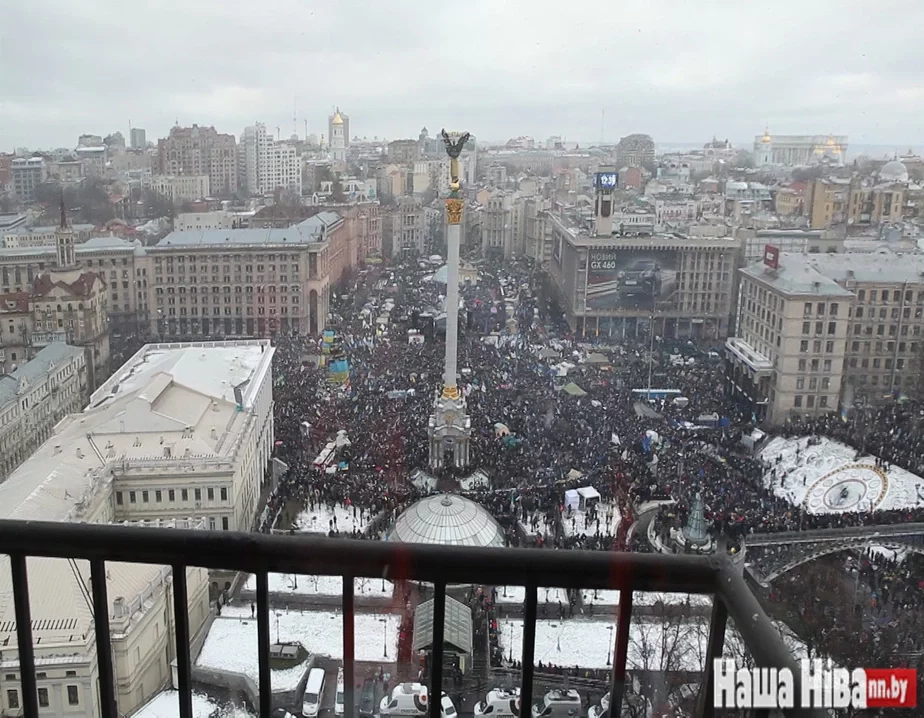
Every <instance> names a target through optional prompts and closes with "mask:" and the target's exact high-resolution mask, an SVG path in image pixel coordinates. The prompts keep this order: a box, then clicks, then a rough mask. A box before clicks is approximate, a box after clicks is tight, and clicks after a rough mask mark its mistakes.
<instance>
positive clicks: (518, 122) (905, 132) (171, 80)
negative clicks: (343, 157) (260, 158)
mask: <svg viewBox="0 0 924 718" xmlns="http://www.w3.org/2000/svg"><path fill="white" fill-rule="evenodd" d="M887 4H888V5H893V6H894V8H895V12H889V11H886V12H881V13H872V14H870V13H867V14H864V15H863V16H862V17H857V13H851V12H850V11H849V9H846V10H845V8H844V7H843V6H842V5H840V4H838V5H835V4H834V3H833V2H828V0H817V1H815V2H811V3H800V4H798V5H797V4H796V3H794V2H782V3H780V4H778V6H777V7H776V8H775V12H774V13H766V12H764V11H763V10H762V9H760V10H758V9H757V8H749V7H738V6H731V5H728V6H726V5H724V4H721V3H716V4H713V5H711V6H708V7H704V8H701V7H697V8H696V9H695V10H694V9H686V8H684V7H676V6H673V5H671V4H669V3H656V4H655V5H654V6H646V7H644V8H641V7H627V8H624V9H623V8H621V9H620V14H619V16H618V17H616V16H614V15H613V13H612V10H611V9H610V6H609V5H606V4H603V3H598V2H586V3H582V4H580V5H579V6H578V7H577V8H576V9H575V11H574V12H573V13H572V15H571V16H570V17H569V18H568V20H567V22H562V19H561V18H560V17H558V16H557V13H554V12H552V8H551V7H550V6H549V7H547V8H546V6H543V5H542V4H541V3H540V4H538V5H537V4H535V3H533V4H530V5H529V6H528V8H529V11H530V12H529V14H526V13H524V12H523V10H524V8H525V7H527V6H518V5H514V6H504V7H496V6H495V5H489V4H487V3H480V2H476V3H474V4H473V5H471V6H470V7H467V8H466V10H467V13H466V23H464V24H463V26H462V27H463V28H464V31H461V32H460V31H459V30H458V29H457V30H456V32H457V33H458V34H459V37H460V38H463V37H464V38H465V40H464V43H463V46H464V48H465V51H464V52H461V53H456V52H454V51H453V50H452V48H453V47H455V45H453V44H452V43H447V42H445V41H444V40H443V38H444V37H445V36H446V35H445V33H446V31H447V30H448V29H450V28H458V27H459V19H458V15H457V13H454V12H453V9H452V8H450V7H448V6H444V7H439V6H437V7H427V8H426V9H424V8H423V7H418V6H408V5H405V4H399V5H398V6H397V7H395V6H387V5H381V6H380V5H376V6H373V7H370V8H367V11H366V12H364V14H363V16H362V17H360V18H357V17H355V16H353V15H352V14H350V13H348V12H346V11H342V10H340V9H338V8H337V7H335V6H331V7H316V8H305V7H304V6H302V5H301V4H298V3H295V2H290V1H289V0H281V1H280V2H278V3H275V4H274V5H273V7H272V8H270V9H269V12H265V13H263V14H258V15H254V14H253V13H250V12H248V11H247V10H246V9H245V8H241V9H237V8H234V7H230V6H227V5H225V4H221V5H219V4H217V3H214V2H202V3H198V4H197V5H196V6H195V7H194V8H188V7H185V6H183V7H182V12H181V6H179V5H178V4H174V10H176V12H174V11H172V10H171V9H170V7H169V5H170V4H169V3H168V7H166V8H163V9H159V10H158V11H157V12H154V11H153V10H149V9H147V8H143V7H138V8H132V10H131V12H130V13H129V12H126V11H125V10H124V9H122V7H121V6H120V8H119V14H114V13H108V12H107V10H110V9H114V8H115V6H114V5H113V4H112V3H109V2H105V1H100V2H97V3H95V4H92V3H91V4H89V5H87V4H79V5H71V4H70V3H63V2H58V1H57V0H43V1H42V2H36V3H27V4H14V5H11V6H8V7H7V8H5V10H4V11H3V16H4V17H3V19H4V25H5V30H6V33H5V37H4V43H3V44H4V49H3V50H2V65H3V66H4V67H5V68H12V67H17V68H22V69H25V68H31V69H30V71H29V72H25V71H20V72H16V73H14V72H4V73H3V74H2V75H0V96H2V97H3V98H4V99H3V100H2V101H0V131H2V134H0V137H2V144H3V146H4V147H5V148H6V149H10V148H12V147H14V146H29V147H56V146H70V145H72V144H74V142H75V140H76V137H77V136H78V135H79V134H81V133H84V132H96V133H102V134H106V133H108V132H113V131H115V130H119V131H121V132H122V133H123V134H124V135H126V136H127V130H128V122H129V120H131V122H132V126H134V127H143V128H145V129H146V130H147V131H148V137H149V138H151V139H154V138H156V137H163V136H166V134H167V132H168V131H169V128H170V127H171V126H172V125H173V124H175V122H176V121H179V124H180V125H183V126H189V125H191V124H193V123H197V124H200V125H214V126H215V127H216V128H217V129H219V130H220V131H223V132H233V133H235V134H238V133H240V130H241V128H243V127H244V126H246V125H250V124H252V123H253V122H254V121H255V120H260V121H264V122H266V124H267V128H268V129H270V130H271V131H273V134H275V132H274V131H275V128H276V127H277V126H279V127H280V128H281V131H280V133H279V134H280V135H281V137H282V138H287V137H289V136H290V135H291V134H292V131H293V129H295V130H296V132H297V133H298V134H299V135H300V136H304V133H305V120H306V119H307V120H308V131H309V132H310V133H314V134H317V135H319V136H320V135H321V134H327V132H326V130H327V123H326V118H327V116H328V115H329V114H330V112H331V111H332V110H333V108H334V107H335V106H340V107H341V108H342V109H343V110H344V111H345V112H347V113H349V114H350V116H351V117H352V118H353V126H352V127H351V130H352V132H351V134H353V135H354V136H359V137H369V138H371V137H373V136H376V135H377V136H379V137H387V138H389V139H397V138H402V137H416V135H417V133H418V132H419V130H420V127H421V126H423V125H427V126H428V127H429V128H430V130H431V133H433V132H435V131H437V130H438V129H439V127H437V125H441V123H440V119H441V118H445V117H447V116H448V115H449V111H448V109H447V108H448V106H449V104H450V96H451V95H452V96H454V97H456V98H462V100H463V101H462V102H456V103H453V104H456V105H458V106H459V109H458V110H453V112H452V116H453V119H454V121H456V122H458V123H460V126H465V127H469V128H470V129H471V130H472V131H473V132H474V134H475V135H476V136H478V137H479V139H482V138H483V139H484V140H488V141H503V140H504V139H506V138H509V137H514V136H517V135H521V134H528V135H532V136H534V137H535V138H536V139H537V140H544V139H545V138H546V137H548V136H552V135H563V136H565V137H567V138H569V139H574V140H576V141H579V142H582V143H587V142H599V141H600V139H601V137H602V138H603V139H604V141H607V142H615V141H617V140H618V139H619V137H620V136H623V135H627V134H630V133H633V132H644V133H648V134H651V135H652V136H653V137H655V139H656V140H661V141H665V142H673V143H686V142H697V141H705V140H707V139H709V138H711V137H712V136H713V135H717V136H719V137H721V138H723V139H724V138H725V137H728V139H731V140H732V141H733V142H735V143H736V144H739V145H742V146H747V142H748V140H749V139H750V138H752V137H753V136H754V134H756V133H759V132H761V131H762V130H763V128H764V127H765V126H767V125H769V127H770V130H771V133H776V134H831V133H833V134H844V135H848V136H849V137H850V139H851V144H853V145H884V146H894V147H901V146H903V145H912V146H913V145H915V144H917V145H919V144H920V143H921V137H920V120H919V118H920V116H921V115H922V114H924V89H922V87H921V86H920V82H919V80H918V79H917V78H916V77H915V75H914V72H915V69H914V68H916V67H919V66H920V63H921V62H922V61H924V50H922V49H921V47H920V43H915V42H914V34H915V28H917V27H920V26H921V25H922V24H924V8H918V7H916V6H910V7H909V6H905V5H902V6H899V5H898V3H887ZM544 8H546V9H547V10H548V12H544V11H543V10H544ZM790 10H792V11H793V12H795V11H798V13H799V15H800V17H801V21H800V22H799V23H792V22H791V16H792V13H791V12H790ZM899 17H901V18H902V20H901V21H900V22H899V21H898V20H897V18H899ZM479 19H481V20H482V21H481V22H479V21H478V20H479ZM134 27H138V28H141V27H143V28H145V32H143V33H135V32H130V31H127V30H130V29H131V28H134ZM37 28H38V29H39V31H40V32H41V33H42V35H43V37H44V41H43V42H36V41H35V32H36V29H37ZM818 28H824V32H823V33H822V32H819V31H818ZM861 32H862V33H863V43H862V44H860V43H853V42H850V41H849V39H850V38H851V37H855V36H857V35H858V34H859V33H861ZM165 39H169V40H170V43H169V47H171V48H175V49H176V48H182V52H172V53H171V52H166V53H165V52H164V47H165V46H164V44H163V43H164V40H165ZM231 47H235V48H237V47H240V48H244V51H243V52H237V51H235V52H230V51H228V48H231ZM126 58H130V61H126ZM200 67H201V68H204V69H202V70H200V69H199V68H200ZM101 68H105V69H106V71H104V72H101ZM123 68H124V69H123ZM614 68H618V71H614ZM319 70H320V72H319ZM37 75H38V76H41V77H42V78H43V80H42V81H41V82H35V79H34V78H35V77H36V76H37ZM309 78H311V80H312V81H311V82H306V80H307V79H309ZM126 88H128V89H126ZM146 98H151V99H146ZM498 98H502V99H503V103H504V104H503V105H502V106H500V107H499V106H498V103H497V101H498ZM293 101H294V102H295V104H296V107H295V108H293ZM861 103H862V104H861ZM293 109H294V111H295V113H296V115H297V121H296V122H295V123H294V125H295V127H294V128H293V118H292V114H293ZM678 117H682V124H681V123H680V122H678ZM431 122H432V123H434V124H433V126H431V125H430V123H431Z"/></svg>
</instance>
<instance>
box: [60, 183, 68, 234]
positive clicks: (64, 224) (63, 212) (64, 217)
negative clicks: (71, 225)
mask: <svg viewBox="0 0 924 718" xmlns="http://www.w3.org/2000/svg"><path fill="white" fill-rule="evenodd" d="M61 229H67V210H66V209H65V208H64V190H63V189H62V190H61Z"/></svg>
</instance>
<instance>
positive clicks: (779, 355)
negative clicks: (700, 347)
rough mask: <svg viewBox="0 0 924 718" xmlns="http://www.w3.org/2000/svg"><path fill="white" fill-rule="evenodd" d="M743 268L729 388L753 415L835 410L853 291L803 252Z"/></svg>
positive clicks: (778, 418)
mask: <svg viewBox="0 0 924 718" xmlns="http://www.w3.org/2000/svg"><path fill="white" fill-rule="evenodd" d="M771 256H778V259H773V260H772V261H771V263H770V264H763V263H760V264H755V265H751V266H749V267H744V268H742V269H741V284H740V287H739V296H738V310H737V315H736V321H735V327H736V332H735V336H734V337H730V338H729V339H728V340H727V341H726V345H725V347H726V355H727V360H728V361H727V377H728V380H729V388H730V389H731V390H732V392H733V393H734V394H735V395H737V396H738V397H739V399H740V400H741V402H742V403H743V404H745V405H747V407H748V408H749V409H750V410H751V412H752V413H753V414H754V415H755V416H756V417H757V419H758V420H761V421H768V422H770V423H774V424H777V423H781V422H783V421H785V420H786V419H787V418H788V417H790V416H792V415H801V414H806V415H814V414H821V413H825V412H828V411H834V410H835V409H837V406H838V402H839V398H840V392H841V382H842V381H843V366H844V357H845V353H846V345H847V333H848V327H849V309H850V302H851V299H852V295H851V293H850V292H849V291H847V290H846V289H844V288H843V287H841V286H840V285H838V284H837V282H835V281H833V280H832V279H830V278H829V277H826V276H824V275H823V274H821V273H820V272H818V271H817V270H815V269H814V268H813V267H812V266H811V265H810V264H809V263H808V262H806V261H805V260H804V259H803V258H804V257H808V256H809V255H796V254H780V255H771Z"/></svg>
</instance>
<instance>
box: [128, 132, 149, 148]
mask: <svg viewBox="0 0 924 718" xmlns="http://www.w3.org/2000/svg"><path fill="white" fill-rule="evenodd" d="M128 134H129V140H130V144H131V147H132V149H136V150H143V149H145V148H147V146H148V138H147V132H145V131H144V130H143V129H141V128H140V127H132V128H131V130H130V131H129V133H128Z"/></svg>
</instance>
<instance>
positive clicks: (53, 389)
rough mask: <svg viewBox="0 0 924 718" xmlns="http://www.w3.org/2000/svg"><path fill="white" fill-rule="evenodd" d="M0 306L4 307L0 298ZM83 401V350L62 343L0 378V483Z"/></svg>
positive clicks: (84, 359) (85, 384) (57, 343)
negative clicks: (0, 304) (0, 303)
mask: <svg viewBox="0 0 924 718" xmlns="http://www.w3.org/2000/svg"><path fill="white" fill-rule="evenodd" d="M0 302H2V303H3V304H4V306H5V305H6V301H5V300H4V299H3V298H2V297H0ZM0 351H2V350H0ZM88 398H89V394H88V393H87V371H86V358H85V356H84V352H83V350H82V349H81V348H79V347H72V346H68V345H67V344H63V343H61V342H54V343H52V344H49V345H48V346H46V347H45V348H43V349H42V350H41V351H39V353H38V354H36V355H35V358H34V359H32V360H31V361H29V362H26V363H25V364H23V365H22V366H19V367H18V368H16V369H14V370H12V371H11V372H10V373H5V374H2V375H0V482H3V481H5V480H6V478H7V477H8V476H9V475H10V474H11V473H12V472H13V470H14V469H15V468H16V467H17V466H19V465H20V464H21V463H22V462H23V461H25V460H26V459H27V458H28V457H29V456H31V455H32V452H33V451H35V449H36V448H37V447H38V446H39V445H41V443H42V442H43V441H45V440H46V439H47V438H48V437H49V436H50V435H51V432H52V429H54V427H55V425H56V424H57V423H58V422H59V421H60V420H61V419H62V418H64V416H65V415H67V414H71V413H73V412H76V411H80V410H81V409H82V408H83V407H84V406H85V405H86V403H87V399H88Z"/></svg>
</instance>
